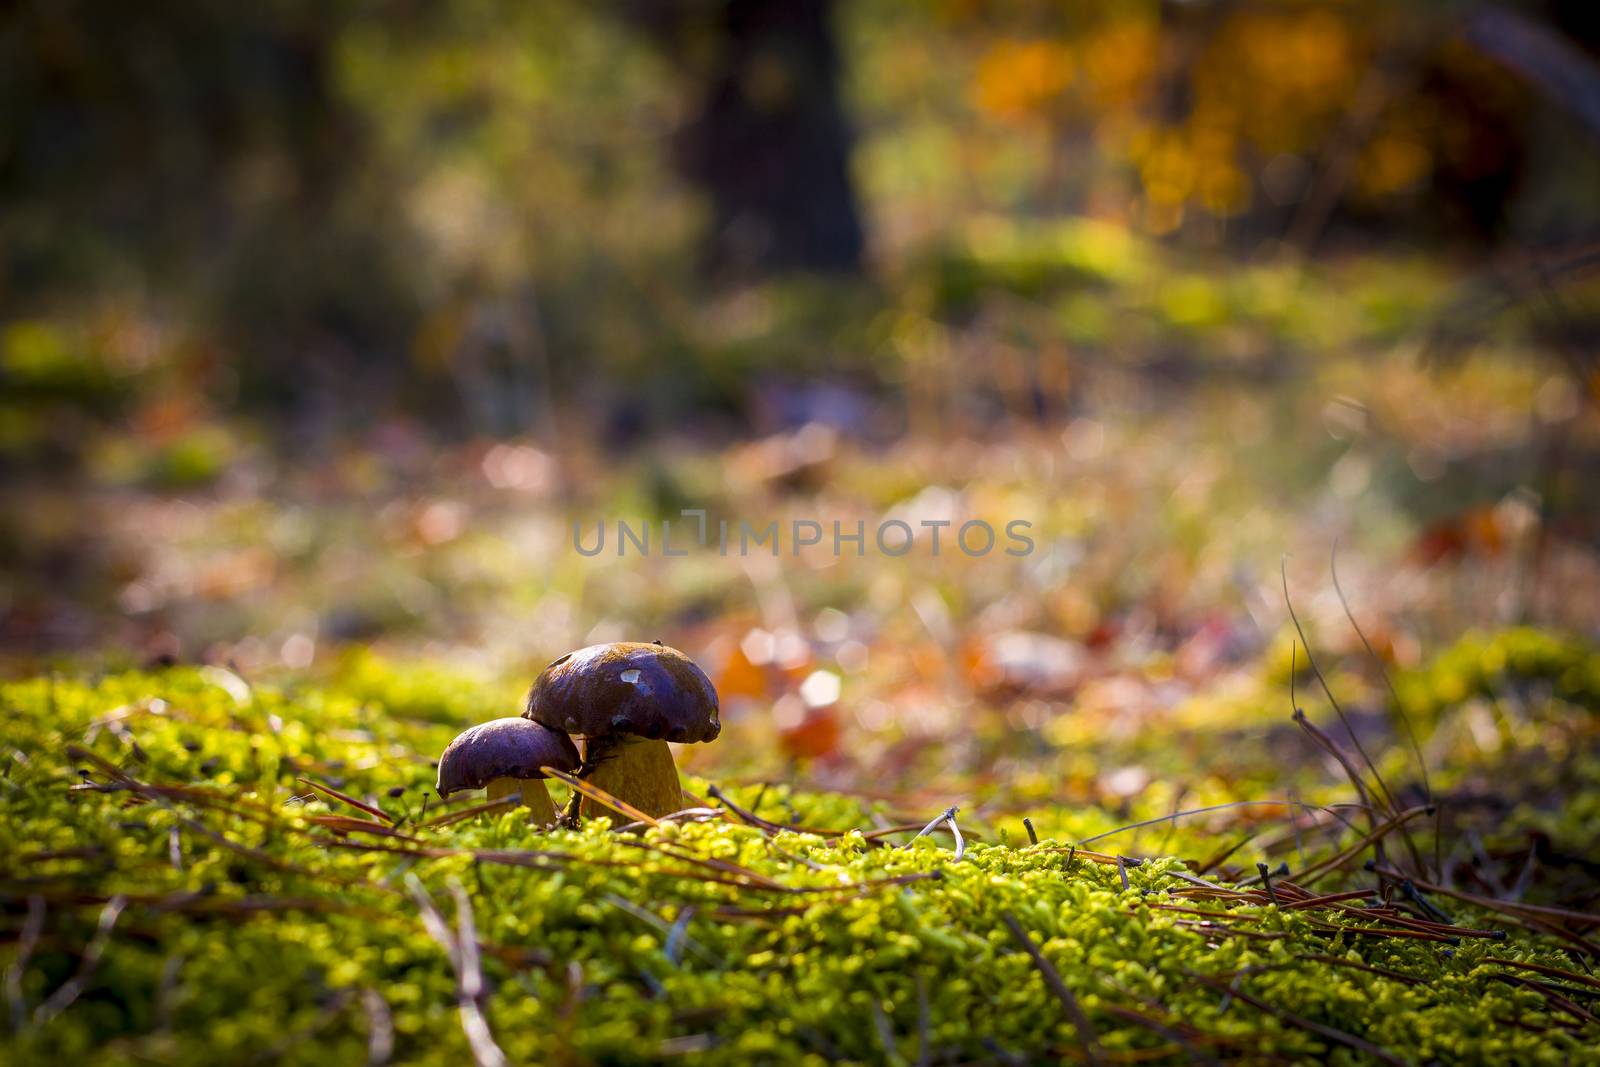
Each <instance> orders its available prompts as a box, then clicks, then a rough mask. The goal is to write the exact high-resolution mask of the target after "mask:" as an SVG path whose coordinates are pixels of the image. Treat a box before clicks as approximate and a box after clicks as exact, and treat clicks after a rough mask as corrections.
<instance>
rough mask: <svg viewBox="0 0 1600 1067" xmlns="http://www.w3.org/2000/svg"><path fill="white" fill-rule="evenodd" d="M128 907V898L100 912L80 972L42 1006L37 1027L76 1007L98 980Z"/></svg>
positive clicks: (108, 904)
mask: <svg viewBox="0 0 1600 1067" xmlns="http://www.w3.org/2000/svg"><path fill="white" fill-rule="evenodd" d="M127 906H128V898H127V897H124V896H115V897H112V898H111V899H110V900H108V901H106V906H105V907H104V908H101V909H100V921H99V923H97V924H96V925H95V930H94V937H93V938H91V939H90V941H89V945H88V947H87V948H85V949H84V950H83V958H82V959H81V960H79V961H78V969H77V971H76V972H75V973H74V974H73V976H72V977H71V978H68V979H67V980H66V981H65V982H63V983H61V987H60V988H59V989H57V990H56V991H55V992H54V993H52V994H50V997H49V998H48V999H47V1000H46V1001H45V1002H44V1003H43V1004H40V1005H39V1007H38V1009H37V1010H36V1011H34V1013H33V1021H34V1023H35V1024H38V1025H43V1024H44V1023H47V1022H49V1021H50V1020H51V1019H54V1018H55V1017H56V1016H58V1015H60V1014H61V1013H62V1012H64V1011H66V1010H67V1009H68V1008H70V1007H72V1003H73V1001H75V1000H77V999H78V997H79V996H81V995H82V994H83V991H84V989H86V988H87V987H88V985H89V979H91V978H93V977H94V972H95V971H96V970H97V969H98V968H99V967H100V959H101V957H102V956H104V955H105V953H106V945H107V944H109V943H110V941H111V931H112V929H113V928H114V927H115V926H116V925H117V919H118V918H119V917H121V915H122V911H123V909H124V908H126V907H127Z"/></svg>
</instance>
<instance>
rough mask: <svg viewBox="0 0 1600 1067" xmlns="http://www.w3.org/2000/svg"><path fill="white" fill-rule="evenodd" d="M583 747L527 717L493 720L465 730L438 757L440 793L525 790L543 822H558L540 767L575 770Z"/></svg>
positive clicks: (499, 794) (533, 812)
mask: <svg viewBox="0 0 1600 1067" xmlns="http://www.w3.org/2000/svg"><path fill="white" fill-rule="evenodd" d="M578 765H579V760H578V747H577V746H576V745H574V744H573V743H572V738H570V737H568V736H567V735H566V734H564V733H562V732H561V731H560V730H552V729H550V728H549V727H547V726H541V725H539V724H538V723H536V722H530V721H529V720H527V719H494V720H492V721H490V722H486V723H480V724H479V725H477V726H474V727H472V728H471V729H470V730H463V731H462V732H461V733H460V734H458V735H457V736H456V739H455V740H454V741H452V742H450V744H449V745H448V746H447V747H446V748H445V750H444V755H442V756H440V757H439V785H438V789H439V795H440V796H441V797H447V796H449V795H450V794H451V793H454V792H456V791H457V790H461V789H481V788H483V787H484V786H488V787H489V799H490V800H498V799H500V798H501V797H505V796H510V795H511V794H512V793H514V792H518V791H520V792H521V793H522V803H524V804H526V805H527V806H528V808H529V809H530V810H531V816H530V817H531V818H532V820H533V821H534V822H536V823H538V824H540V825H541V826H548V825H549V824H551V823H553V822H555V821H556V809H555V807H554V806H553V805H552V804H551V803H550V792H549V790H547V789H546V788H545V786H544V782H543V781H541V779H542V778H544V777H545V773H544V771H543V770H541V768H543V767H554V768H555V769H556V770H558V771H572V770H576V769H577V768H578Z"/></svg>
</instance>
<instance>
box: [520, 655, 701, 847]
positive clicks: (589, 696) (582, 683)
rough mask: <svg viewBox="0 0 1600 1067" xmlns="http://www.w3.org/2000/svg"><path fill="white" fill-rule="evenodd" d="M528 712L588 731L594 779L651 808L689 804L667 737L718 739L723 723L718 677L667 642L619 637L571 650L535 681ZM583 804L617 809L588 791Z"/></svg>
mask: <svg viewBox="0 0 1600 1067" xmlns="http://www.w3.org/2000/svg"><path fill="white" fill-rule="evenodd" d="M523 715H524V716H526V717H527V718H529V719H532V720H534V721H535V722H538V723H541V724H542V725H544V726H548V727H550V728H551V729H554V730H564V731H566V732H567V733H569V734H582V735H583V737H584V765H585V767H586V768H588V778H587V780H588V781H590V782H592V783H593V784H594V785H596V786H598V787H599V788H601V789H604V790H605V791H606V792H608V793H610V794H611V795H612V796H614V797H616V798H617V799H618V800H625V801H627V802H628V803H629V804H632V805H633V806H634V807H635V808H638V809H639V810H640V811H642V812H644V813H645V814H646V815H651V816H661V815H670V814H671V813H672V812H675V811H678V810H680V809H681V808H682V807H683V787H682V786H681V785H679V783H678V768H677V766H676V765H675V764H674V763H673V762H672V750H671V749H670V748H668V747H667V742H669V741H672V742H676V743H679V744H693V743H697V742H701V741H713V740H715V739H716V736H717V734H718V733H720V732H721V731H722V724H721V722H719V721H718V720H717V690H716V687H715V686H713V685H712V684H711V679H709V678H707V677H706V675H705V672H704V671H702V670H701V669H700V668H699V667H697V666H695V663H694V661H693V660H691V659H690V658H689V657H688V656H685V655H684V654H683V653H682V652H679V651H678V650H677V649H675V648H668V647H666V646H665V645H662V644H660V643H656V644H643V643H640V642H635V641H618V642H615V643H613V644H608V645H591V646H589V647H588V648H583V649H579V650H578V651H576V652H569V653H568V654H567V655H565V656H562V657H561V658H560V659H558V660H556V661H555V662H554V663H552V664H550V666H548V667H546V668H545V669H544V673H542V674H540V675H539V678H538V680H537V681H535V682H534V683H533V688H532V689H530V690H529V691H528V706H527V710H525V711H524V712H523ZM580 810H581V814H583V815H584V816H596V815H610V816H612V817H613V818H615V816H616V813H615V812H613V811H611V810H610V809H609V808H606V807H605V806H604V805H601V804H597V803H595V802H594V801H593V800H590V799H588V798H587V797H585V798H584V800H583V804H582V808H581V809H580Z"/></svg>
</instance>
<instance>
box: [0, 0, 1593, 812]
mask: <svg viewBox="0 0 1600 1067" xmlns="http://www.w3.org/2000/svg"><path fill="white" fill-rule="evenodd" d="M0 81H3V86H4V91H3V92H0V470H3V472H4V482H3V488H0V492H3V496H4V500H3V509H0V642H3V645H4V647H5V649H6V655H7V660H8V663H9V665H10V667H11V669H13V670H18V669H34V668H38V667H39V666H41V665H44V664H48V663H53V662H60V661H61V660H62V659H63V658H64V657H74V656H81V655H82V654H84V653H91V652H92V653H94V654H95V655H97V656H99V657H101V661H102V662H112V663H125V664H128V665H139V664H144V663H155V662H168V661H174V660H176V661H183V662H195V661H203V662H206V663H210V664H216V665H227V666H229V667H230V668H231V669H233V670H235V671H237V672H239V673H240V674H242V675H244V676H246V677H248V678H252V679H254V678H258V677H263V676H265V677H272V676H284V675H295V676H298V675H304V674H306V673H310V674H313V675H316V674H322V675H332V676H335V677H337V678H338V679H339V680H340V681H341V683H342V684H344V685H346V686H348V687H351V688H353V689H354V690H355V691H357V692H362V691H364V690H363V687H370V688H371V690H372V691H373V692H375V693H376V692H380V691H381V692H382V694H383V695H384V698H385V699H386V700H389V701H390V702H391V703H398V704H402V705H403V704H405V703H406V702H407V701H408V700H409V701H410V702H411V703H412V704H413V705H415V706H417V707H419V708H420V707H423V706H427V707H429V708H434V707H435V705H437V706H439V707H443V708H444V709H445V711H446V713H447V714H450V715H457V716H458V717H460V718H462V719H467V718H473V717H482V715H481V714H480V713H481V712H482V711H483V710H484V708H485V705H488V706H490V707H494V708H497V709H500V710H499V711H497V713H504V712H509V710H510V709H511V708H512V707H514V705H513V704H512V703H511V702H512V701H513V700H514V699H515V695H516V691H517V690H518V689H520V688H521V687H522V686H524V685H526V682H527V679H528V678H530V677H531V676H532V672H534V671H536V670H537V669H538V668H539V667H540V666H542V665H543V664H544V663H545V662H546V661H548V660H549V659H550V658H552V657H554V656H556V655H559V654H560V653H561V652H563V651H566V650H567V649H569V648H572V647H576V646H578V645H581V644H584V643H587V642H591V641H597V640H609V639H619V638H642V639H646V640H648V639H651V638H656V637H660V638H662V639H664V640H666V641H667V642H668V643H670V644H674V645H678V646H680V647H682V648H684V649H685V650H686V651H689V652H690V653H691V655H695V656H696V657H697V658H699V659H701V661H702V662H704V663H705V664H706V665H707V667H708V669H709V670H710V671H711V672H712V674H713V677H714V678H716V680H717V681H718V684H719V687H720V688H721V690H722V693H723V696H724V701H725V704H726V705H727V706H728V721H729V724H730V727H731V734H730V736H732V737H735V738H738V739H739V741H738V742H737V743H736V744H733V745H728V744H724V745H721V746H716V749H717V751H709V750H708V752H707V753H704V754H700V753H696V754H695V756H694V758H695V759H700V760H716V759H724V760H727V761H730V762H734V763H739V764H741V765H746V766H752V767H754V768H756V769H761V768H767V769H769V770H770V769H772V768H775V767H781V766H788V765H790V764H791V763H792V762H796V761H797V762H799V763H802V764H806V765H808V766H814V767H815V768H818V771H817V773H818V774H821V775H825V776H831V780H832V781H835V782H854V783H860V782H864V781H868V780H870V776H869V774H868V773H867V772H868V770H869V769H871V770H872V773H873V774H875V775H877V780H879V781H881V782H889V781H892V780H894V779H893V774H894V773H895V772H897V771H898V772H901V773H903V774H905V775H906V776H907V777H911V776H912V772H913V769H914V768H916V767H917V766H918V761H919V759H921V758H922V757H920V756H919V753H922V752H924V751H925V750H928V749H929V748H930V747H931V748H932V749H933V750H934V751H937V752H938V753H940V754H939V755H938V756H936V757H930V758H932V759H935V760H936V761H937V766H939V767H951V766H959V767H963V768H965V769H968V770H983V771H985V773H996V774H1004V773H1007V772H1006V770H1005V768H1006V766H1007V764H1006V763H1005V762H1004V761H1005V760H1006V759H1009V758H1019V759H1023V760H1026V759H1027V758H1030V757H1029V754H1030V752H1032V753H1033V754H1034V755H1037V753H1036V752H1034V750H1033V749H1030V748H1029V746H1030V745H1043V746H1045V747H1047V748H1048V747H1051V746H1056V745H1065V746H1069V747H1070V745H1071V744H1072V743H1073V741H1074V740H1075V739H1077V738H1080V737H1083V736H1089V735H1095V734H1096V732H1097V731H1098V732H1100V733H1106V732H1109V733H1110V734H1111V735H1128V736H1131V735H1134V734H1136V733H1137V732H1138V731H1139V728H1140V727H1141V725H1149V724H1152V723H1158V722H1159V723H1177V724H1179V725H1180V726H1181V725H1184V724H1187V727H1193V728H1195V729H1202V728H1204V729H1215V730H1233V729H1236V728H1242V727H1245V726H1248V725H1249V722H1250V721H1251V720H1255V721H1261V720H1263V719H1266V720H1271V721H1281V720H1282V719H1283V718H1284V717H1285V716H1287V714H1288V705H1287V701H1288V697H1287V695H1286V693H1285V691H1284V686H1285V682H1286V681H1287V680H1288V679H1289V677H1290V676H1291V674H1292V673H1293V672H1292V669H1291V667H1290V666H1289V658H1290V647H1289V640H1290V639H1289V634H1290V632H1291V631H1290V630H1289V629H1288V628H1287V627H1288V621H1289V620H1288V615H1287V613H1286V611H1285V601H1284V594H1283V590H1282V587H1281V585H1280V578H1279V573H1278V569H1279V559H1280V556H1282V555H1283V554H1284V553H1288V555H1289V563H1288V580H1289V586H1290V589H1291V591H1292V592H1293V593H1294V595H1295V598H1296V606H1297V607H1298V608H1301V609H1302V619H1303V620H1306V621H1307V622H1308V623H1309V624H1310V626H1311V636H1312V640H1313V644H1314V645H1316V646H1317V648H1318V650H1319V651H1322V652H1324V653H1325V654H1327V655H1329V656H1330V657H1335V659H1334V660H1333V662H1335V663H1339V662H1344V663H1347V664H1348V670H1349V672H1350V675H1351V677H1350V680H1349V684H1350V685H1351V686H1352V687H1354V691H1356V692H1362V691H1364V690H1360V689H1359V688H1358V687H1359V686H1361V685H1371V684H1375V677H1374V675H1373V673H1372V670H1371V663H1370V662H1369V660H1367V659H1364V658H1357V657H1356V656H1355V653H1357V652H1361V644H1360V642H1359V640H1358V639H1357V637H1356V636H1355V635H1354V634H1353V632H1352V631H1351V630H1350V628H1349V626H1348V624H1347V622H1346V620H1345V617H1344V613H1343V610H1342V609H1341V607H1340V605H1339V602H1338V598H1337V593H1336V590H1335V589H1334V588H1333V586H1332V584H1331V580H1330V579H1331V575H1330V571H1329V559H1330V554H1331V553H1332V551H1333V546H1334V543H1335V541H1336V540H1337V541H1338V542H1339V543H1340V545H1341V547H1340V549H1339V553H1340V555H1339V565H1340V568H1341V569H1340V577H1341V578H1342V579H1343V582H1344V590H1345V592H1346V593H1348V594H1349V596H1350V599H1351V601H1352V606H1353V608H1354V610H1355V612H1356V614H1357V615H1358V616H1359V617H1360V618H1361V619H1362V620H1363V621H1364V623H1365V625H1366V629H1367V637H1368V638H1370V639H1371V643H1372V645H1373V647H1374V650H1375V651H1376V652H1377V653H1378V656H1379V659H1380V660H1381V661H1382V662H1384V663H1386V664H1387V665H1389V666H1390V667H1391V668H1395V669H1400V670H1413V669H1418V668H1420V667H1421V666H1422V665H1423V664H1424V663H1425V662H1429V661H1431V659H1432V657H1433V656H1434V655H1435V654H1437V653H1438V652H1439V651H1440V650H1442V649H1444V648H1446V647H1448V646H1449V645H1450V644H1451V643H1452V642H1454V641H1456V640H1457V639H1458V638H1460V637H1461V635H1462V634H1463V633H1464V632H1466V631H1468V630H1470V629H1472V628H1475V627H1488V628H1493V627H1503V626H1508V625H1512V624H1518V623H1530V624H1534V625H1537V626H1542V627H1547V628H1551V629H1554V630H1556V631H1559V632H1562V633H1568V634H1576V635H1579V639H1580V640H1581V641H1583V642H1589V643H1592V640H1593V636H1594V634H1595V633H1596V632H1597V628H1600V540H1597V533H1600V525H1597V523H1600V511H1597V507H1596V500H1595V497H1594V494H1593V493H1592V491H1589V490H1590V489H1591V487H1592V486H1593V484H1594V479H1595V477H1596V468H1597V466H1600V463H1597V459H1600V453H1597V451H1596V448H1597V445H1600V421H1597V419H1596V415H1595V400H1596V398H1597V385H1600V379H1597V378H1596V374H1595V365H1594V353H1595V342H1596V339H1597V338H1600V301H1597V297H1600V288H1597V282H1596V278H1595V269H1594V268H1595V265H1596V264H1597V262H1600V242H1597V237H1600V153H1597V151H1596V148H1597V145H1600V90H1597V85H1600V11H1597V9H1596V8H1595V7H1594V5H1592V4H1588V3H1583V2H1578V0H1552V2H1549V3H1540V4H1527V5H1507V6H1503V7H1495V6H1484V5H1479V4H1459V3H1444V2H1438V3H1432V2H1427V3H1425V2H1420V0H1419V2H1413V3H1379V2H1375V0H1374V2H1359V0H1354V2H1348V3H1313V2H1305V3H1302V2H1269V0H1261V2H1234V0H1192V2H1176V0H1169V2H1139V0H1128V2H1117V3H1112V2H1103V3H1078V4H1065V3H1063V4H1044V3H1021V2H1007V0H940V2H930V3H925V4H901V3H890V2H881V0H854V2H851V3H841V4H828V3H826V2H823V0H796V2H790V3H782V2H772V0H742V2H710V0H616V2H607V3H597V4H589V3H577V2H570V3H569V2H565V0H541V2H539V3H534V4H516V3H503V2H496V0H437V2H432V3H415V2H409V0H387V2H369V3H350V2H344V0H331V2H323V3H314V4H313V3H299V2H292V0H275V2H270V3H263V4H256V5H248V6H239V5H224V4H217V3H207V2H204V0H158V2H152V3H144V4H134V5H128V4H112V3H103V2H98V0H77V2H60V3H29V2H24V3H17V4H11V5H6V7H5V9H4V11H3V13H0ZM686 507H687V508H694V507H702V508H707V509H709V510H710V512H711V515H712V518H713V519H715V518H717V517H722V518H728V519H730V520H733V521H734V522H737V521H738V520H740V519H748V520H750V521H751V522H754V523H765V522H766V521H768V520H769V519H771V518H779V519H783V520H785V521H787V519H789V518H792V517H806V518H816V519H818V520H820V521H824V522H827V521H828V520H830V519H835V518H837V519H840V520H842V521H844V522H845V523H846V525H847V527H853V525H854V522H855V521H856V520H857V519H864V520H866V521H867V522H868V528H869V530H870V529H871V528H873V527H874V526H875V525H876V523H877V521H879V520H881V519H882V518H886V517H901V518H904V519H906V520H907V521H910V522H912V523H913V524H915V523H916V522H917V521H919V520H922V519H939V518H946V519H952V520H954V521H955V523H956V524H957V525H959V524H960V522H962V521H965V520H966V519H969V518H981V519H986V520H988V521H990V522H991V523H993V524H994V525H995V526H996V527H997V528H1000V527H1003V525H1004V524H1005V522H1007V521H1009V520H1011V519H1013V518H1022V519H1026V520H1029V521H1031V522H1032V523H1033V524H1034V527H1033V532H1034V536H1035V538H1036V540H1037V542H1038V545H1039V548H1038V550H1037V551H1036V552H1035V553H1034V554H1032V555H1031V556H1029V557H1026V558H1020V559H1018V558H1008V557H1005V556H1003V555H1001V554H999V553H996V554H994V555H991V556H988V557H984V558H981V559H970V558H967V557H964V556H961V555H960V554H951V553H947V554H945V555H944V556H943V557H941V558H940V559H937V560H934V559H930V558H928V557H927V556H926V555H925V554H924V553H923V551H922V549H920V548H919V549H917V550H916V551H914V552H913V553H911V554H910V555H908V556H906V557H903V558H898V559H892V558H887V557H883V556H879V555H869V556H868V557H867V558H864V559H857V558H855V557H854V556H850V555H847V556H845V557H844V558H842V559H840V558H835V557H834V555H833V554H832V552H831V551H828V550H827V547H828V546H826V545H824V546H822V547H821V548H820V549H818V550H816V551H814V552H811V551H808V552H806V553H803V554H802V555H801V556H799V557H798V558H791V557H790V556H789V554H788V549H787V547H786V548H785V550H784V556H783V557H782V558H780V559H777V560H773V559H771V558H770V557H763V556H755V557H752V558H748V559H737V558H733V557H731V556H730V557H728V558H721V557H718V556H716V555H715V554H714V553H710V552H697V553H694V554H691V556H689V557H687V558H683V559H663V558H660V557H659V556H655V557H652V558H648V559H640V558H635V557H632V556H630V557H629V558H625V559H616V558H615V557H614V556H613V555H611V554H610V553H609V552H608V553H607V554H605V555H603V556H601V557H598V558H595V559H584V558H581V557H579V556H578V555H577V554H576V553H575V552H574V551H573V549H572V542H571V530H572V522H573V520H575V519H580V520H583V521H585V522H587V523H591V524H592V523H593V522H594V521H596V520H598V519H605V520H606V521H608V522H614V521H615V520H616V519H618V518H622V519H627V520H630V521H633V522H636V523H637V522H639V521H647V520H648V521H655V522H659V520H660V519H661V518H677V516H678V514H679V511H680V509H682V508H686ZM591 528H592V527H591ZM657 528H658V529H659V527H657ZM1300 655H1301V657H1302V660H1301V662H1302V663H1303V652H1302V653H1301V654H1300ZM1362 656H1365V653H1364V652H1363V653H1362ZM1339 657H1346V658H1345V659H1342V660H1341V659H1339ZM407 694H409V695H407ZM1069 709H1070V711H1071V714H1070V715H1069V714H1067V712H1068V711H1069ZM1288 729H1290V730H1291V731H1292V727H1290V728H1288ZM1480 734H1481V732H1480ZM774 739H776V740H774ZM1444 743H1445V742H1441V744H1444ZM1450 743H1454V742H1450ZM701 747H705V746H701ZM719 753H720V754H719ZM952 753H954V755H952ZM1169 755H1170V754H1169ZM1152 761H1154V762H1152ZM1159 761H1160V757H1156V756H1151V755H1150V754H1149V753H1145V754H1143V755H1137V754H1136V755H1135V756H1130V757H1128V762H1127V764H1126V765H1125V766H1122V765H1119V763H1115V762H1114V763H1111V764H1104V763H1094V762H1093V761H1090V762H1088V763H1085V764H1083V765H1082V766H1078V765H1076V764H1075V765H1073V767H1072V768H1069V770H1070V773H1069V774H1068V775H1067V776H1066V777H1065V778H1062V777H1061V776H1059V775H1057V774H1055V772H1051V777H1050V779H1049V781H1048V782H1045V781H1044V780H1043V779H1040V784H1039V788H1040V789H1041V790H1048V791H1052V792H1054V793H1055V794H1056V795H1059V790H1060V789H1063V788H1065V789H1067V790H1068V791H1075V792H1076V794H1077V795H1080V796H1084V797H1091V798H1099V799H1106V798H1110V799H1111V800H1113V801H1114V800H1115V799H1116V798H1118V797H1126V796H1130V795H1133V794H1137V793H1139V792H1140V791H1141V790H1143V789H1144V788H1145V786H1146V785H1147V783H1148V782H1149V780H1150V777H1151V773H1152V770H1153V771H1154V773H1155V774H1156V776H1157V777H1158V778H1159V777H1161V776H1162V774H1163V772H1162V770H1161V768H1160V766H1159ZM1270 767H1271V761H1270V760H1267V761H1264V762H1263V763H1262V764H1260V765H1259V769H1261V770H1262V773H1266V772H1267V770H1268V769H1270ZM996 768H998V770H995V769H996ZM1015 781H1016V780H1015V779H1013V784H1015ZM1063 782H1065V783H1066V784H1065V785H1063ZM1169 785H1170V786H1171V788H1172V789H1173V790H1178V789H1180V788H1181V785H1179V784H1175V783H1171V782H1170V781H1169Z"/></svg>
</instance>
